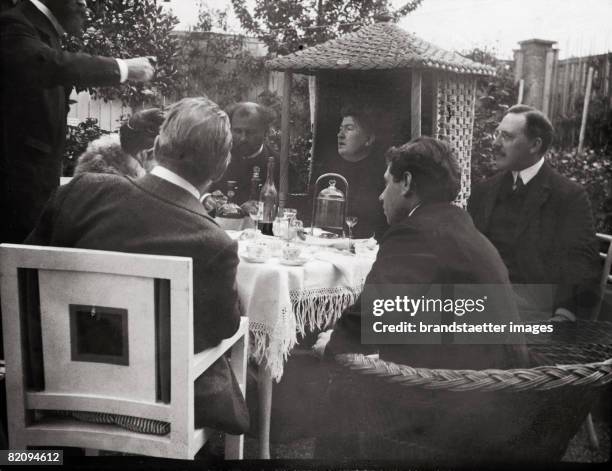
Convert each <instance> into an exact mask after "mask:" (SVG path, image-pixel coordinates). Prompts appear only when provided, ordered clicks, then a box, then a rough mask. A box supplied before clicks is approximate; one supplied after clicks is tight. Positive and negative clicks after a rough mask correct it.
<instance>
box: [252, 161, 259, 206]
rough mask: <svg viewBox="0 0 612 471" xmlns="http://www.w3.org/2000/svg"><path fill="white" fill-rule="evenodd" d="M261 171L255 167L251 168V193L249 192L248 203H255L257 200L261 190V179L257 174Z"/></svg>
mask: <svg viewBox="0 0 612 471" xmlns="http://www.w3.org/2000/svg"><path fill="white" fill-rule="evenodd" d="M260 172H261V169H260V168H259V167H258V166H257V165H255V166H254V167H253V176H252V177H251V191H250V192H249V201H257V200H258V199H259V192H260V188H261V178H260V177H259V174H260Z"/></svg>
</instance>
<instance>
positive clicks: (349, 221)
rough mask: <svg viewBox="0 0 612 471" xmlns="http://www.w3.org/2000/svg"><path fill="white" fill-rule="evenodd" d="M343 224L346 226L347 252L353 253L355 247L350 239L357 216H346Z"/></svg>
mask: <svg viewBox="0 0 612 471" xmlns="http://www.w3.org/2000/svg"><path fill="white" fill-rule="evenodd" d="M344 222H346V225H347V226H348V238H349V251H350V252H351V253H355V247H354V246H353V242H352V240H351V239H352V238H353V227H355V226H356V225H357V216H347V217H346V219H345V220H344Z"/></svg>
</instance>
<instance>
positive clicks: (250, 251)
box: [246, 242, 270, 260]
mask: <svg viewBox="0 0 612 471" xmlns="http://www.w3.org/2000/svg"><path fill="white" fill-rule="evenodd" d="M246 251H247V255H248V256H249V257H250V258H254V259H258V260H261V259H267V258H269V257H270V248H269V247H268V246H267V245H266V244H265V243H262V242H251V243H250V244H248V245H247V246H246Z"/></svg>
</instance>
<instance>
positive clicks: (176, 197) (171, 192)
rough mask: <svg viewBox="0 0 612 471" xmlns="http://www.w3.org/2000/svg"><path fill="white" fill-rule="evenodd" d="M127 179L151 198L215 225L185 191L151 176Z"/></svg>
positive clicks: (199, 204)
mask: <svg viewBox="0 0 612 471" xmlns="http://www.w3.org/2000/svg"><path fill="white" fill-rule="evenodd" d="M127 178H128V179H129V180H130V181H131V182H132V183H133V184H134V185H136V186H137V187H138V188H140V189H141V190H143V191H145V192H147V193H149V194H150V195H151V196H153V197H155V198H157V199H159V200H161V201H164V202H166V203H168V204H171V205H173V206H176V207H179V208H182V209H184V210H186V211H189V212H191V213H194V214H197V215H199V216H202V217H204V218H206V219H209V220H210V221H211V222H213V223H214V224H217V222H216V221H215V220H214V219H213V218H211V217H210V215H209V214H208V213H207V212H206V210H205V209H204V206H203V205H202V203H200V202H199V201H198V199H197V198H196V197H195V196H193V195H192V194H191V193H189V192H188V191H187V190H185V189H183V188H181V187H179V186H177V185H175V184H173V183H170V182H168V181H166V180H164V179H163V178H159V177H156V176H155V175H151V174H147V175H145V176H144V177H141V178H138V179H135V180H132V179H131V178H129V177H127Z"/></svg>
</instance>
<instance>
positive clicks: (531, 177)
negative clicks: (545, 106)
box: [468, 105, 598, 320]
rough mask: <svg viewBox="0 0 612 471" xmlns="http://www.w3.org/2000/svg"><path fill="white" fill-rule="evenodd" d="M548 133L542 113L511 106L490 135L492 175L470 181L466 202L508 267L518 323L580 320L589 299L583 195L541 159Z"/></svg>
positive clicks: (592, 291)
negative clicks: (492, 139) (492, 140)
mask: <svg viewBox="0 0 612 471" xmlns="http://www.w3.org/2000/svg"><path fill="white" fill-rule="evenodd" d="M552 138H553V127H552V124H551V123H550V121H549V120H548V118H547V117H546V116H545V115H544V114H543V113H542V112H540V111H538V110H536V109H535V108H532V107H530V106H525V105H515V106H513V107H511V108H510V109H509V110H508V111H507V112H506V114H505V115H504V117H503V119H502V121H501V123H500V124H499V126H498V128H497V132H496V137H495V143H494V159H495V165H496V167H497V170H498V171H499V172H498V173H497V174H496V175H494V176H493V177H492V178H490V179H488V180H486V181H484V182H481V183H479V184H477V185H475V186H474V188H473V189H472V196H471V198H470V201H469V203H468V211H469V212H470V214H471V215H472V218H473V220H474V223H475V225H476V227H477V228H478V229H479V230H480V231H481V232H482V233H483V234H484V235H486V236H487V237H488V238H489V240H490V241H491V242H492V243H493V245H494V246H495V247H496V248H497V250H498V251H499V253H500V255H501V257H502V259H503V261H504V262H505V264H506V266H507V267H508V271H509V274H510V280H511V282H512V283H513V284H514V285H515V291H516V292H517V294H518V296H519V309H520V310H521V314H522V317H523V318H524V320H544V319H547V318H549V317H551V316H552V319H553V320H575V319H576V316H579V317H588V316H589V315H590V313H591V310H592V309H593V306H594V304H595V302H596V300H597V278H598V274H597V273H598V258H597V248H596V240H595V229H594V224H593V217H592V213H591V207H590V203H589V199H588V197H587V194H586V192H585V191H584V189H583V188H582V186H580V185H579V184H578V183H576V182H573V181H571V180H569V179H568V178H566V177H564V176H562V175H560V174H559V173H558V172H556V171H555V170H554V169H553V168H552V167H551V166H550V165H549V164H548V163H547V162H546V160H545V154H546V152H547V151H548V149H549V147H550V145H551V142H552Z"/></svg>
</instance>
